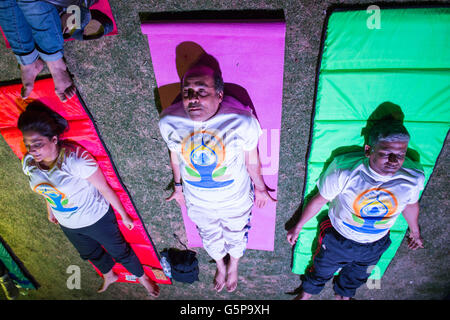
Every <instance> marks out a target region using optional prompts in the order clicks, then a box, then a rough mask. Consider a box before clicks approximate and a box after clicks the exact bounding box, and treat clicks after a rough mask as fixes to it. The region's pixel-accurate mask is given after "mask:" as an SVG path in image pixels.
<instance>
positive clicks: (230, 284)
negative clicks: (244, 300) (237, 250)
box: [227, 255, 239, 292]
mask: <svg viewBox="0 0 450 320" xmlns="http://www.w3.org/2000/svg"><path fill="white" fill-rule="evenodd" d="M238 267H239V258H234V257H232V256H231V255H230V261H229V262H228V265H227V291H228V292H233V291H234V290H236V288H237V284H238Z"/></svg>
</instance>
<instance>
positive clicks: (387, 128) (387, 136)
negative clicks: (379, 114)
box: [369, 120, 410, 147]
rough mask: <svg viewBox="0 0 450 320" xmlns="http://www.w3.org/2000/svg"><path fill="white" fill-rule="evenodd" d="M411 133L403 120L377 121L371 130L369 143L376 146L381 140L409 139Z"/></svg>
mask: <svg viewBox="0 0 450 320" xmlns="http://www.w3.org/2000/svg"><path fill="white" fill-rule="evenodd" d="M409 138H410V136H409V133H408V130H406V128H405V126H404V125H403V124H402V122H401V121H397V120H387V121H386V120H385V121H377V122H376V123H375V124H374V125H373V127H372V128H371V129H370V131H369V145H370V146H372V147H373V146H375V145H377V144H378V143H379V142H380V141H389V142H393V141H406V142H407V141H409Z"/></svg>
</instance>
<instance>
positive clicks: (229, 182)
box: [159, 96, 262, 208]
mask: <svg viewBox="0 0 450 320" xmlns="http://www.w3.org/2000/svg"><path fill="white" fill-rule="evenodd" d="M161 117H162V118H161V120H160V121H159V128H160V130H161V134H162V136H163V138H164V140H165V142H166V143H167V146H168V148H169V149H170V150H171V151H174V152H176V154H177V155H178V160H179V163H180V172H181V178H182V180H183V193H184V196H185V200H186V203H187V205H188V206H189V205H190V204H193V205H198V206H201V207H205V208H210V207H212V208H226V207H229V206H233V205H237V204H239V203H240V202H244V201H246V200H247V199H248V196H249V194H250V192H251V191H250V190H251V180H250V177H249V175H248V172H247V168H246V166H245V156H244V155H245V153H244V151H250V150H253V149H254V148H256V147H257V145H258V139H259V137H260V135H261V134H262V131H261V128H260V125H259V122H258V120H257V119H256V118H255V117H253V116H252V113H251V111H249V110H245V107H244V106H243V105H242V104H240V102H238V101H237V100H236V99H234V98H232V97H228V96H225V97H224V99H223V101H222V103H221V106H220V108H219V110H218V112H217V113H216V114H215V115H214V116H213V117H212V118H210V119H208V120H207V121H193V120H191V119H190V118H189V116H188V115H187V114H186V112H185V110H184V108H183V105H182V103H181V102H180V103H176V104H174V105H172V106H170V107H169V108H167V109H166V110H165V111H164V112H163V113H162V115H161Z"/></svg>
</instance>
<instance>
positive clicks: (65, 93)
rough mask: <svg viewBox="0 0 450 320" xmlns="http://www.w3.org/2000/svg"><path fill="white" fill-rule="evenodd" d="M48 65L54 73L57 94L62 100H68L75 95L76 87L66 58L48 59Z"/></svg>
mask: <svg viewBox="0 0 450 320" xmlns="http://www.w3.org/2000/svg"><path fill="white" fill-rule="evenodd" d="M47 66H48V69H49V70H50V73H51V74H52V78H53V83H54V84H55V93H56V95H57V96H58V98H59V99H60V100H61V101H62V102H66V101H67V100H68V99H70V98H72V97H73V96H74V95H75V92H76V89H75V86H74V84H73V81H72V78H71V77H70V74H69V72H68V70H67V66H66V63H65V62H64V59H63V58H61V59H58V60H56V61H47Z"/></svg>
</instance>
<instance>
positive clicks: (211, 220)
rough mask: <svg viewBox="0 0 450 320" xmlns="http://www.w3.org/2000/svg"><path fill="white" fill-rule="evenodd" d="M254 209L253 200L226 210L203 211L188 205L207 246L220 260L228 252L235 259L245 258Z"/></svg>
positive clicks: (191, 217) (206, 209) (209, 209)
mask: <svg viewBox="0 0 450 320" xmlns="http://www.w3.org/2000/svg"><path fill="white" fill-rule="evenodd" d="M252 207H253V199H252V197H248V199H244V201H243V202H241V203H240V204H239V205H236V206H232V207H227V208H224V209H211V208H203V207H199V206H196V205H193V204H189V205H188V206H187V214H188V216H189V218H190V219H191V220H192V222H194V223H195V224H196V225H197V230H198V232H199V234H200V238H201V239H202V243H203V247H204V248H205V250H206V252H207V253H208V254H209V255H210V256H211V258H213V259H214V260H216V261H218V260H220V259H222V258H223V257H225V256H226V254H227V253H229V254H230V256H232V257H233V258H240V257H242V256H243V254H244V252H245V249H246V247H247V239H248V230H249V229H250V217H251V212H252Z"/></svg>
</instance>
